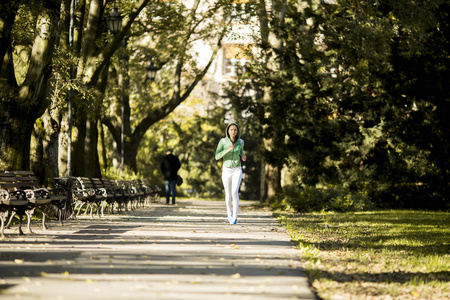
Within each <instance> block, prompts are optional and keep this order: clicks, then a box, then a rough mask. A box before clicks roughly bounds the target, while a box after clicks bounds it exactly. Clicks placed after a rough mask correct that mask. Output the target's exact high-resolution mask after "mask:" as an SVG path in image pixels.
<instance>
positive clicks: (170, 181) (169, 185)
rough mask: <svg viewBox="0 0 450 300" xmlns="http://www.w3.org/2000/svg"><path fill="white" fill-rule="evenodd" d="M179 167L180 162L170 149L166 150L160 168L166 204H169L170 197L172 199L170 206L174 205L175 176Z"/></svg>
mask: <svg viewBox="0 0 450 300" xmlns="http://www.w3.org/2000/svg"><path fill="white" fill-rule="evenodd" d="M180 167H181V164H180V160H179V159H178V157H177V156H176V155H173V150H172V149H168V150H167V152H166V155H164V157H163V160H162V162H161V166H160V168H161V171H162V172H163V174H164V180H165V182H166V204H170V197H172V204H175V197H176V196H177V192H176V184H177V176H178V170H179V169H180Z"/></svg>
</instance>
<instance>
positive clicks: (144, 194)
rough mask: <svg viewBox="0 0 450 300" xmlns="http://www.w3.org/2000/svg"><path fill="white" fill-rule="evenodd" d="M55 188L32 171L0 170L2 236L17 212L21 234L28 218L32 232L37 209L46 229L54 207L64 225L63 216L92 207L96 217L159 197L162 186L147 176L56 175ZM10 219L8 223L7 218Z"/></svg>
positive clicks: (73, 215)
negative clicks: (98, 176)
mask: <svg viewBox="0 0 450 300" xmlns="http://www.w3.org/2000/svg"><path fill="white" fill-rule="evenodd" d="M54 181H55V187H54V188H52V189H48V188H42V187H40V185H39V183H38V179H37V177H36V176H35V175H34V173H33V172H31V171H7V172H0V221H1V230H0V234H1V238H2V239H3V238H4V237H5V235H4V229H5V227H8V226H9V224H10V223H11V220H12V219H13V217H14V215H17V216H18V217H19V234H21V235H22V234H23V231H22V219H23V216H24V215H26V216H27V218H28V222H27V229H28V231H29V232H32V231H31V217H32V216H33V214H34V212H35V210H36V209H39V210H41V211H42V228H43V229H47V226H46V223H45V222H46V216H47V215H48V214H49V213H50V212H51V211H52V210H53V211H55V212H56V214H57V216H58V219H59V222H60V223H61V225H62V221H63V220H64V219H68V218H71V217H75V216H76V215H78V214H80V212H81V210H82V208H83V207H84V206H85V212H87V211H88V210H90V215H91V217H93V212H94V210H96V211H97V215H100V214H101V216H104V212H105V210H106V211H107V212H109V213H113V212H114V211H117V212H120V211H122V210H128V209H135V208H137V207H139V206H144V205H149V204H150V203H151V202H152V201H158V200H159V192H160V191H161V189H160V187H159V186H151V185H150V184H149V183H148V181H147V180H146V179H142V180H111V179H103V178H89V177H56V178H54ZM8 216H9V221H8V223H7V224H6V221H7V220H8Z"/></svg>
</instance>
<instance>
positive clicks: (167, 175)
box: [160, 153, 181, 180]
mask: <svg viewBox="0 0 450 300" xmlns="http://www.w3.org/2000/svg"><path fill="white" fill-rule="evenodd" d="M180 167H181V164H180V160H179V159H178V157H177V156H176V155H173V154H172V153H170V154H167V155H165V156H164V158H163V160H162V162H161V166H160V168H161V171H162V172H163V174H164V180H177V175H178V174H177V172H178V170H179V169H180Z"/></svg>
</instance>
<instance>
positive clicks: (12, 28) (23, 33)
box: [0, 0, 61, 169]
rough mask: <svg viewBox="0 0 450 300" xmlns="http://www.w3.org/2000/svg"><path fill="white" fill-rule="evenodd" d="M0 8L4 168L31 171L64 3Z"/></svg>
mask: <svg viewBox="0 0 450 300" xmlns="http://www.w3.org/2000/svg"><path fill="white" fill-rule="evenodd" d="M0 5H1V6H0V30H1V34H0V66H1V69H0V99H1V102H0V128H1V129H0V131H1V134H0V162H1V165H2V168H5V169H29V168H30V140H31V134H32V131H33V126H34V123H35V121H36V119H37V118H38V117H40V116H41V115H42V114H43V113H44V111H45V109H46V108H47V106H48V104H49V103H48V100H47V96H48V94H49V90H48V87H49V86H48V82H49V78H50V76H51V73H52V64H51V63H52V58H53V54H54V44H55V39H56V29H57V25H58V21H59V17H60V12H59V10H60V5H61V1H56V0H54V1H6V2H5V1H3V2H2V3H1V4H0ZM30 27H31V29H32V30H31V31H30V30H29V29H30ZM15 56H16V57H18V56H20V58H21V59H22V61H23V64H22V65H20V64H15V63H14V62H15V59H14V57H15Z"/></svg>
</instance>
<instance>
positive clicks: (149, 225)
mask: <svg viewBox="0 0 450 300" xmlns="http://www.w3.org/2000/svg"><path fill="white" fill-rule="evenodd" d="M49 225H50V230H48V231H43V230H39V229H35V230H34V231H35V234H32V235H25V236H24V237H18V236H17V235H16V234H15V233H13V231H12V230H7V231H6V234H7V238H6V239H5V240H3V241H0V291H1V294H0V299H109V300H111V299H177V300H178V299H208V300H211V299H214V300H219V299H233V300H236V299H316V298H315V296H314V295H313V293H312V292H311V291H310V289H309V286H308V282H307V278H306V276H305V275H304V273H303V272H302V270H301V269H300V266H299V261H298V253H297V250H296V249H295V248H294V247H293V246H292V244H291V243H290V240H289V237H288V235H287V233H286V232H285V230H284V229H283V228H282V227H281V225H280V224H279V223H278V221H277V220H276V219H274V218H273V217H272V216H271V213H270V212H265V211H258V210H253V209H251V203H250V202H246V201H241V207H240V215H239V219H238V224H237V225H230V224H228V222H227V220H226V214H225V205H224V203H223V202H222V201H201V200H183V199H181V200H179V201H178V203H177V205H162V204H152V206H151V207H149V208H139V209H137V210H135V211H131V212H127V213H123V214H118V215H108V216H106V217H103V218H94V219H91V218H90V217H85V216H80V217H78V219H77V220H69V221H67V222H66V223H65V225H64V226H62V227H61V226H59V225H58V224H57V222H53V223H50V224H49Z"/></svg>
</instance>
